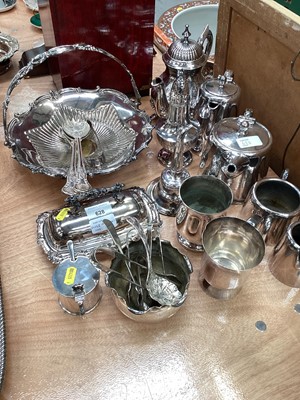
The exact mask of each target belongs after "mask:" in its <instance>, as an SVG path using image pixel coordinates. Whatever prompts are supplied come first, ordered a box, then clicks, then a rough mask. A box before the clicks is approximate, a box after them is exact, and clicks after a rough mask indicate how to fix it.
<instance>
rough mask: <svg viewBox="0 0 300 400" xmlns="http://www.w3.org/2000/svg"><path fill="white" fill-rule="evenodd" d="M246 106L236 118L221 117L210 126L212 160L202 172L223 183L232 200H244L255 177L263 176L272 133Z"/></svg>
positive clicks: (266, 166)
mask: <svg viewBox="0 0 300 400" xmlns="http://www.w3.org/2000/svg"><path fill="white" fill-rule="evenodd" d="M252 115H253V112H252V110H249V109H247V110H246V111H245V113H244V115H241V116H239V117H229V118H224V119H223V120H221V121H219V122H218V123H217V124H216V125H215V126H214V127H213V129H212V132H211V143H212V144H213V145H214V146H213V148H212V159H211V162H210V164H209V166H208V168H207V169H206V170H205V171H204V175H214V176H216V177H218V178H220V179H222V180H223V181H224V182H226V183H227V184H228V185H229V186H230V188H231V190H232V193H233V199H234V202H243V201H244V200H245V198H246V196H247V194H248V192H249V190H250V188H251V187H252V185H253V184H254V183H255V182H256V181H257V180H258V178H263V177H264V176H266V174H267V172H268V167H269V152H270V149H271V146H272V136H271V133H270V132H269V130H268V129H267V128H266V127H265V126H263V125H262V124H260V123H259V122H257V121H256V119H255V118H253V116H252Z"/></svg>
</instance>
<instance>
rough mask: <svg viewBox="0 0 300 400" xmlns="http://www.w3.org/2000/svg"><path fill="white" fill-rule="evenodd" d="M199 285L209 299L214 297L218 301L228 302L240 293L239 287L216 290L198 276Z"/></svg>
mask: <svg viewBox="0 0 300 400" xmlns="http://www.w3.org/2000/svg"><path fill="white" fill-rule="evenodd" d="M199 283H200V286H201V288H202V290H203V291H204V292H205V293H206V294H208V295H209V296H211V297H214V298H215V299H218V300H230V299H232V298H234V297H235V296H236V295H237V294H238V293H239V292H240V291H241V287H237V288H235V289H218V288H215V287H213V286H211V285H210V283H209V282H207V280H206V279H205V278H204V277H203V276H201V274H200V275H199Z"/></svg>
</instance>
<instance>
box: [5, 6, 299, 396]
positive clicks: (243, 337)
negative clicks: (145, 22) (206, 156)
mask: <svg viewBox="0 0 300 400" xmlns="http://www.w3.org/2000/svg"><path fill="white" fill-rule="evenodd" d="M31 15H32V14H31V12H30V10H29V9H27V8H26V7H25V5H24V3H23V2H22V1H18V2H17V6H16V7H15V8H14V9H12V10H11V11H8V12H6V13H3V14H2V15H0V25H1V30H2V31H3V32H5V33H8V34H11V35H12V36H15V37H16V38H17V39H18V40H19V43H20V50H19V52H18V53H16V55H15V56H14V57H13V66H12V67H11V69H10V70H9V71H8V72H7V73H6V74H5V75H2V76H0V99H1V101H3V99H4V97H5V93H6V90H7V87H8V85H9V83H10V81H11V79H12V77H13V76H14V75H15V73H16V72H17V71H18V60H19V59H20V55H21V52H22V51H24V50H27V49H29V48H31V47H32V46H33V44H34V42H36V41H38V40H42V32H40V31H38V30H37V29H36V28H34V27H32V26H31V25H30V24H29V19H30V16H31ZM162 70H163V65H162V63H161V61H160V60H159V55H157V56H156V57H155V59H154V75H155V76H156V75H157V74H158V73H160V72H162ZM51 82H52V81H51V78H50V77H44V78H32V79H28V80H23V82H22V83H21V84H20V86H19V87H18V88H17V90H16V95H14V96H12V99H11V108H12V110H14V107H16V109H19V108H20V107H22V106H26V105H28V104H29V103H30V102H31V101H33V100H34V99H35V98H36V97H38V96H39V95H40V94H43V93H46V92H47V91H48V90H49V89H50V88H51ZM142 108H145V110H146V111H147V112H149V113H151V108H150V105H149V98H147V97H146V98H143V103H142ZM0 124H1V126H0V134H1V141H3V139H4V136H3V134H4V133H3V124H2V119H1V122H0ZM158 150H159V145H158V143H157V141H156V138H155V133H154V134H153V140H152V141H151V143H150V145H149V147H148V148H147V149H145V150H143V152H142V153H141V154H140V155H139V156H138V159H137V160H136V161H134V162H132V163H131V164H129V165H128V166H126V167H123V168H122V169H121V170H120V171H117V172H115V173H112V174H110V175H105V176H97V177H94V178H92V179H91V180H90V181H91V183H92V185H93V186H94V187H102V186H109V185H111V184H113V183H115V182H123V183H125V184H126V187H131V186H140V187H143V188H145V187H146V186H147V185H148V183H149V182H150V181H151V180H152V179H153V178H155V177H157V176H160V174H161V171H162V170H163V167H162V166H161V165H160V164H159V163H158V162H157V159H156V154H157V151H158ZM189 172H190V174H191V175H195V174H197V173H198V172H199V171H198V160H197V157H195V159H194V161H193V164H192V165H191V166H190V167H189ZM63 183H64V181H63V180H61V179H56V178H51V177H48V176H44V175H39V174H32V173H31V171H30V170H28V169H26V168H24V167H21V166H20V165H19V164H18V163H17V162H16V161H15V160H13V159H12V158H11V150H10V149H9V148H7V147H5V146H4V145H2V146H0V188H1V200H0V201H1V208H0V210H1V211H0V213H1V215H0V267H1V278H2V286H3V301H4V309H5V323H6V340H7V359H6V371H5V379H4V385H3V390H2V394H1V399H5V400H6V399H12V400H27V399H28V400H49V399H52V400H61V399H74V400H75V399H76V400H77V399H78V400H84V399H97V400H98V399H101V400H106V399H107V400H114V399H115V400H122V399H124V400H125V399H126V400H134V399H143V400H150V399H151V400H162V399H164V400H167V399H168V400H175V399H178V400H181V399H182V400H200V399H205V400H207V399H209V400H210V399H211V400H216V399H220V400H221V399H222V400H242V399H243V400H258V399H261V400H262V399H263V400H265V399H272V400H275V399H278V400H282V399H285V400H288V399H289V400H294V399H298V398H299V392H300V364H299V354H300V314H299V313H297V312H296V311H295V306H296V305H297V304H298V305H299V303H300V292H299V289H295V288H290V287H287V286H285V285H283V284H282V283H280V282H278V281H277V280H276V279H275V278H274V277H273V275H272V274H271V273H270V271H269V266H268V257H266V258H265V259H264V260H263V262H262V263H261V265H260V266H258V267H257V268H255V269H254V270H253V271H251V274H250V277H249V279H248V280H247V281H246V283H245V285H244V287H243V289H242V291H241V292H240V293H239V294H238V296H236V297H235V298H234V299H232V300H228V301H221V300H216V299H213V298H211V297H209V296H208V295H207V294H206V293H204V292H203V291H202V289H201V288H200V285H199V282H198V275H199V270H200V266H201V254H197V253H192V252H189V251H187V250H184V249H183V248H181V246H180V245H179V244H178V242H177V239H176V230H175V221H174V218H173V217H162V220H163V228H162V237H163V238H164V239H168V240H170V241H171V243H172V244H173V245H174V246H175V247H177V248H178V249H179V250H180V251H181V252H182V253H185V254H187V255H188V257H189V258H190V260H191V262H192V264H193V268H194V272H193V274H192V275H191V283H190V287H189V292H188V297H187V300H186V302H185V303H184V305H183V306H182V308H181V309H180V310H179V311H178V312H177V313H176V314H175V315H174V316H173V317H171V318H170V319H168V320H165V321H162V322H160V323H157V324H149V323H148V324H146V323H138V322H135V321H132V320H130V319H128V318H126V317H125V316H123V315H122V314H121V313H120V311H119V310H118V309H117V308H116V306H115V304H114V302H113V299H112V297H111V293H110V290H109V288H107V287H105V284H104V276H103V274H102V275H101V278H100V284H101V286H102V289H103V297H102V300H101V303H100V305H99V306H98V307H97V308H96V309H95V310H94V311H93V312H92V313H91V314H89V315H86V316H84V317H73V316H70V315H67V314H66V313H64V312H63V311H62V310H61V308H60V307H59V305H58V302H57V294H56V292H55V291H54V288H53V286H52V281H51V278H52V273H53V269H54V266H53V265H52V264H51V263H50V262H49V261H48V260H47V257H46V255H45V254H44V253H43V251H42V249H41V248H40V247H39V246H38V245H37V243H36V239H37V238H36V217H37V215H38V214H40V213H41V212H43V211H46V210H51V209H54V208H57V207H60V206H62V205H63V201H64V198H65V196H64V195H63V194H62V193H61V191H60V190H61V187H62V186H63ZM257 321H263V322H264V323H265V324H266V330H265V331H263V332H262V331H259V330H258V329H257V328H256V322H257Z"/></svg>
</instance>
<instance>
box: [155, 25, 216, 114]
mask: <svg viewBox="0 0 300 400" xmlns="http://www.w3.org/2000/svg"><path fill="white" fill-rule="evenodd" d="M182 36H183V37H182V39H178V40H175V41H174V42H173V43H172V44H171V45H170V46H169V48H168V50H167V51H166V52H165V53H164V54H163V56H162V59H163V61H164V63H165V65H166V69H165V71H164V72H163V74H162V75H160V76H159V77H156V78H154V79H153V81H152V82H151V93H150V103H151V105H152V108H153V109H154V111H155V114H156V115H157V116H158V117H159V118H166V117H167V114H168V108H169V104H170V95H171V90H172V86H173V83H174V81H175V80H176V79H177V72H178V70H182V71H183V73H184V77H185V78H187V79H188V82H189V92H190V93H189V94H190V96H189V97H190V100H189V102H190V107H191V110H193V109H194V108H195V107H196V105H197V103H198V100H199V91H200V85H201V84H202V82H204V76H203V74H202V68H203V67H204V66H205V65H206V62H207V59H208V57H209V54H210V51H211V47H212V43H213V34H212V32H211V30H210V29H209V27H208V25H207V26H206V28H205V29H204V31H203V33H202V34H201V36H200V37H199V39H198V40H197V41H196V40H193V39H190V36H191V33H190V31H189V25H186V26H185V30H184V32H183V34H182ZM204 46H205V49H204Z"/></svg>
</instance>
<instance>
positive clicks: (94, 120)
mask: <svg viewBox="0 0 300 400" xmlns="http://www.w3.org/2000/svg"><path fill="white" fill-rule="evenodd" d="M75 50H76V51H94V52H98V53H101V54H104V55H106V56H107V57H109V58H112V59H113V60H114V61H116V62H117V63H119V64H120V65H121V66H122V67H123V68H124V69H125V71H126V72H127V74H128V75H129V78H130V80H131V83H132V87H133V93H134V98H132V99H130V98H129V97H128V96H126V95H125V94H124V93H121V92H119V91H117V90H114V89H108V88H103V89H102V88H99V87H98V88H96V89H94V90H88V89H82V88H64V89H61V90H58V91H50V92H49V93H47V94H45V95H43V96H40V97H38V98H37V99H36V100H35V101H34V102H33V103H32V104H31V105H30V106H29V109H28V110H27V111H26V112H24V113H22V114H15V115H14V117H13V118H12V119H11V120H10V121H9V122H8V121H7V114H8V106H9V103H10V96H11V94H12V92H13V90H14V88H15V87H16V86H17V85H18V84H19V83H20V82H21V80H22V79H23V78H24V77H26V76H27V75H28V72H29V71H31V70H32V69H33V68H34V67H35V66H36V65H39V64H41V63H42V62H44V61H45V60H47V59H48V58H50V57H52V56H58V55H60V54H63V53H68V52H71V51H75ZM139 104H140V94H139V91H138V89H137V86H136V83H135V81H134V78H133V76H132V74H131V73H130V71H129V70H128V69H127V67H126V66H125V65H124V64H123V63H122V62H121V61H120V60H119V59H118V58H116V57H114V56H113V55H112V54H110V53H108V52H106V51H105V50H102V49H100V48H97V47H94V46H90V45H84V44H74V45H66V46H58V47H54V48H52V49H50V50H48V51H46V52H44V53H41V54H39V55H37V56H36V57H34V58H33V59H32V60H31V61H30V62H29V63H28V64H27V65H26V66H25V67H23V68H22V69H21V70H20V71H19V72H18V73H17V74H16V75H15V76H14V78H13V79H12V81H11V83H10V85H9V87H8V90H7V93H6V98H5V101H4V103H3V125H4V133H5V145H7V146H8V147H10V148H11V149H12V152H13V157H14V158H15V159H16V160H17V161H18V162H19V163H20V164H21V165H22V166H24V167H27V168H29V169H30V170H31V171H32V172H34V173H43V174H46V175H49V176H53V177H64V178H65V177H67V173H68V166H69V165H70V154H71V147H70V144H68V143H67V141H66V140H64V139H63V138H62V137H61V136H60V126H61V123H62V122H63V120H64V119H65V117H66V115H67V113H69V114H70V113H74V114H75V113H76V114H77V116H78V115H80V116H81V117H82V118H83V119H85V120H89V121H90V123H91V131H92V132H91V135H90V140H86V141H85V143H83V151H86V154H84V162H85V164H86V172H87V175H88V176H93V175H95V174H107V173H111V172H114V171H115V170H117V169H119V168H120V167H122V166H123V165H126V164H128V163H129V162H131V161H133V160H135V159H136V158H137V155H138V154H139V153H140V152H141V151H142V150H143V149H144V148H145V147H147V145H148V143H149V142H150V141H151V139H152V133H151V132H152V129H153V127H152V125H151V123H150V117H149V116H148V115H147V114H146V112H145V111H143V110H140V109H139ZM92 137H93V138H94V140H92V139H91V138H92ZM112 137H113V140H112V139H111V140H110V138H112ZM116 139H117V140H116Z"/></svg>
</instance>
